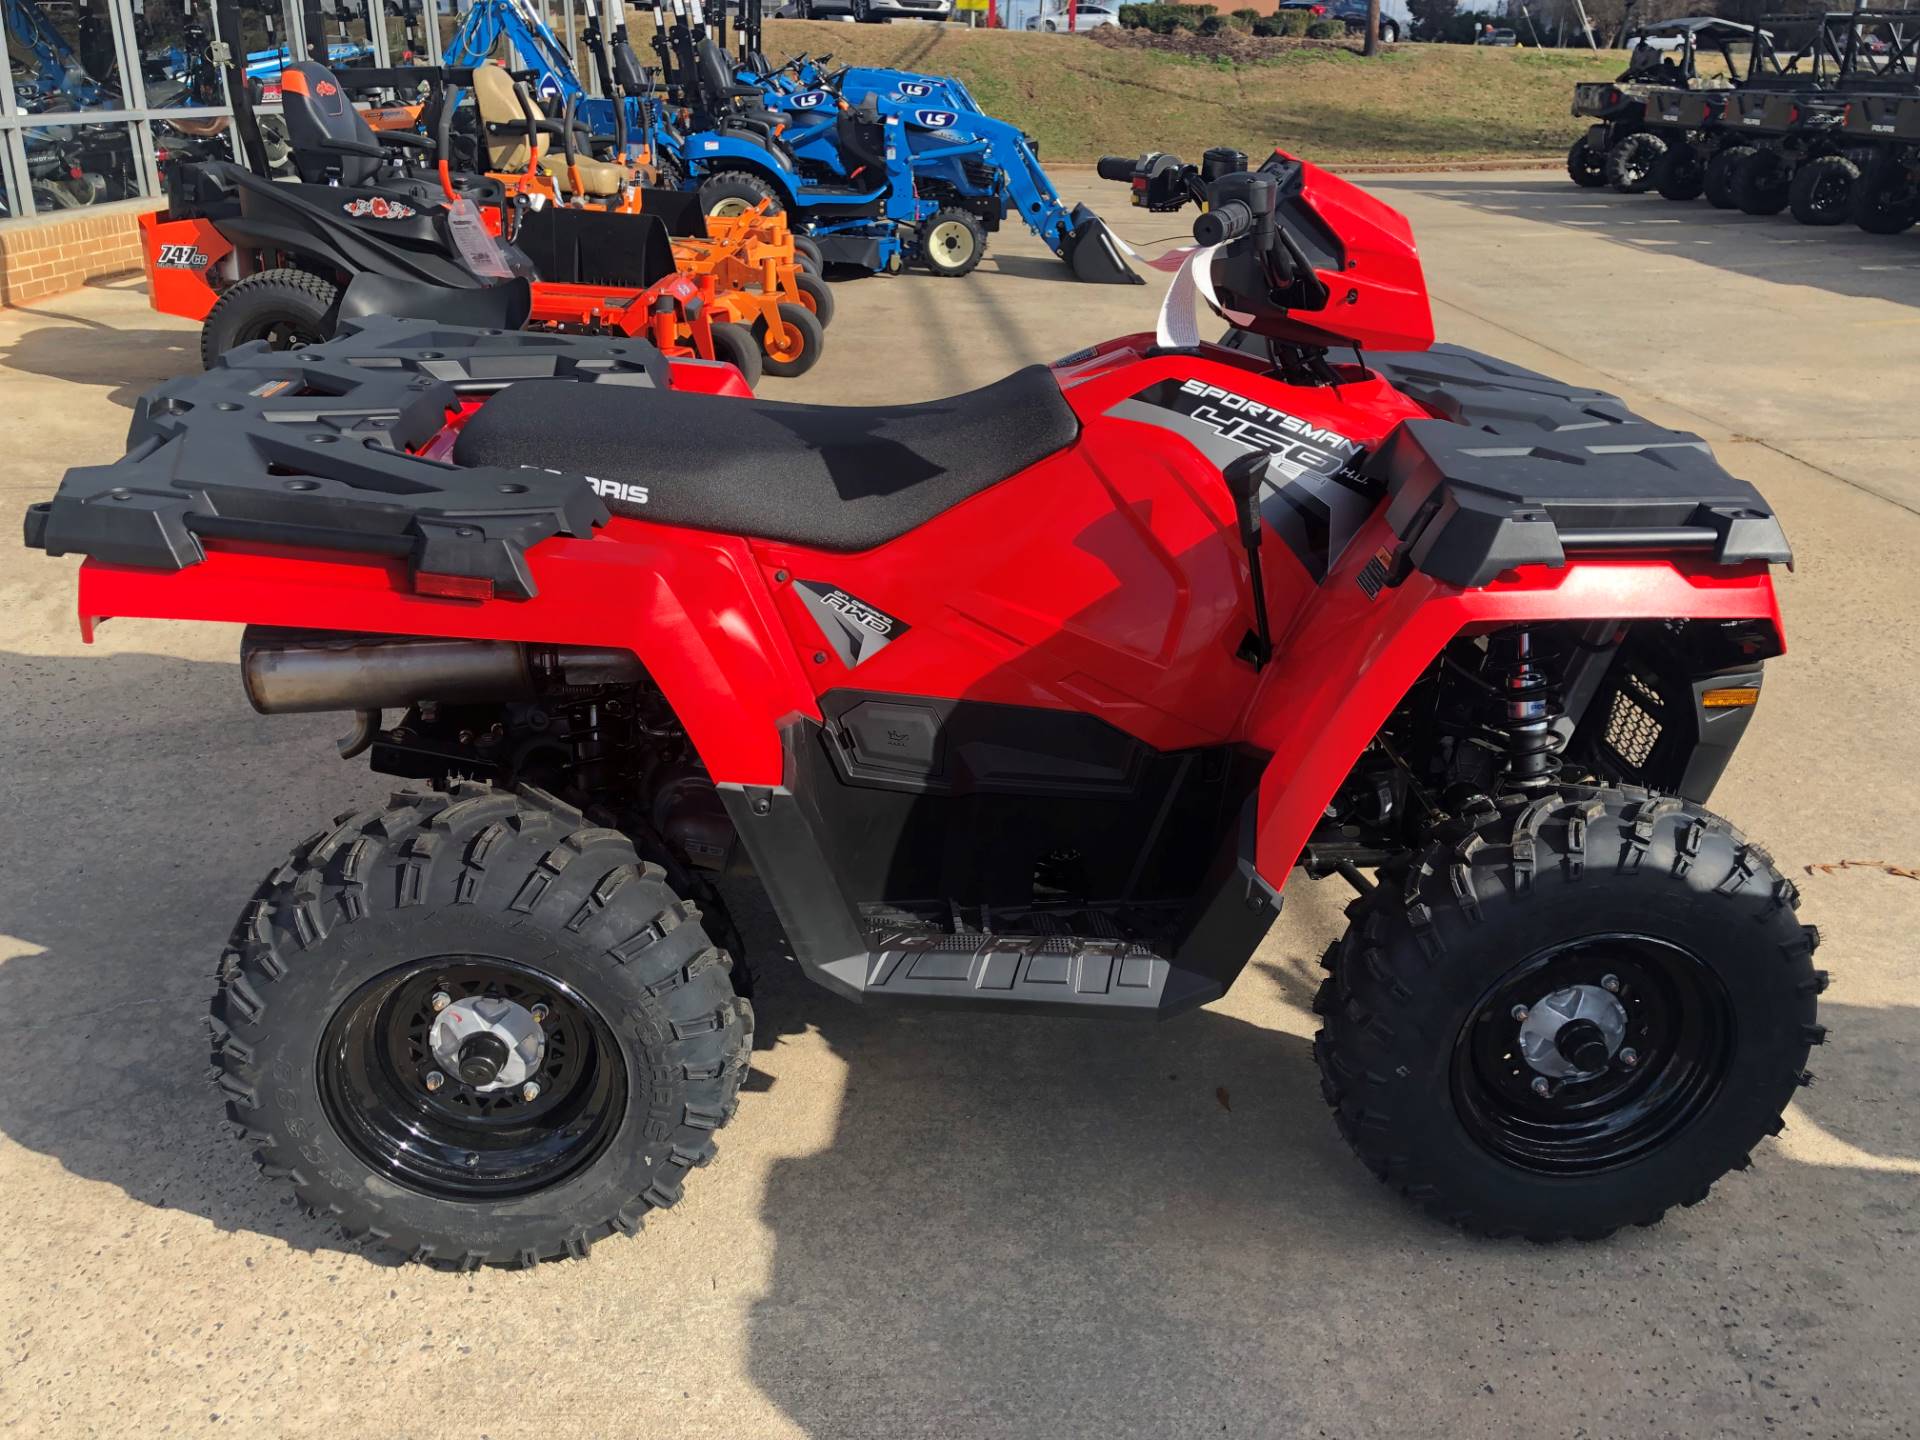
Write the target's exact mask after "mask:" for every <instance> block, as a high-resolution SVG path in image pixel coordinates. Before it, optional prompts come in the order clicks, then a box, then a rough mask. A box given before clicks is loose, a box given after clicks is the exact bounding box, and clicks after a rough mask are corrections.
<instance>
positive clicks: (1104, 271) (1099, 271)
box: [1060, 205, 1147, 285]
mask: <svg viewBox="0 0 1920 1440" xmlns="http://www.w3.org/2000/svg"><path fill="white" fill-rule="evenodd" d="M1072 223H1073V230H1072V232H1071V233H1070V234H1069V235H1068V236H1067V243H1066V246H1065V247H1064V249H1063V250H1062V252H1061V256H1060V258H1061V259H1063V260H1065V261H1066V262H1067V264H1069V265H1071V266H1072V267H1073V274H1074V278H1075V279H1077V280H1085V281H1087V282H1088V283H1089V284H1092V285H1144V284H1146V283H1147V282H1146V281H1145V280H1143V279H1141V278H1140V277H1139V276H1138V275H1136V274H1134V273H1133V267H1132V266H1131V265H1129V264H1127V257H1126V253H1125V252H1124V251H1123V250H1121V248H1120V244H1119V242H1118V241H1117V240H1115V239H1114V237H1113V232H1112V231H1111V230H1109V229H1107V222H1106V221H1104V220H1102V219H1101V218H1100V217H1099V216H1098V215H1096V214H1094V213H1093V211H1091V210H1089V209H1088V208H1087V207H1086V206H1084V205H1076V206H1074V207H1073V216H1072Z"/></svg>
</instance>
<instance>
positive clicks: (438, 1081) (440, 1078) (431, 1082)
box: [427, 1070, 447, 1090]
mask: <svg viewBox="0 0 1920 1440" xmlns="http://www.w3.org/2000/svg"><path fill="white" fill-rule="evenodd" d="M446 1083H447V1077H446V1076H444V1075H442V1074H441V1073H440V1072H439V1071H438V1070H429V1071H427V1089H429V1090H438V1089H439V1088H440V1087H441V1086H442V1085H444V1084H446Z"/></svg>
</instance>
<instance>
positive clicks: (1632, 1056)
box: [1620, 1045, 1640, 1070]
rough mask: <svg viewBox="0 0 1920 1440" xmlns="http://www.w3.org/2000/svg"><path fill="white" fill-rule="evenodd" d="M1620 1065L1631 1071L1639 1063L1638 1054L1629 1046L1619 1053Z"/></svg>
mask: <svg viewBox="0 0 1920 1440" xmlns="http://www.w3.org/2000/svg"><path fill="white" fill-rule="evenodd" d="M1620 1063H1621V1064H1622V1065H1624V1066H1626V1067H1627V1069H1629V1070H1631V1069H1632V1068H1633V1067H1634V1066H1636V1065H1638V1064H1639V1063H1640V1052H1639V1051H1638V1050H1636V1049H1634V1048H1633V1047H1632V1046H1631V1045H1629V1046H1627V1048H1626V1049H1624V1050H1622V1051H1621V1052H1620Z"/></svg>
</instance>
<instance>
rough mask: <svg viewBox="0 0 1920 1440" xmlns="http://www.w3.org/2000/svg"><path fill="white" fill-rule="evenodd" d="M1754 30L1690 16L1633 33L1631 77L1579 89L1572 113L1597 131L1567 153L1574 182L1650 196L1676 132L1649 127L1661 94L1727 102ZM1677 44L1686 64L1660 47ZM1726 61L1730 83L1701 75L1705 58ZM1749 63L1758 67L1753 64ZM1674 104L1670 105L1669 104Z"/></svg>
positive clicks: (1627, 73)
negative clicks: (1652, 103) (1652, 105)
mask: <svg viewBox="0 0 1920 1440" xmlns="http://www.w3.org/2000/svg"><path fill="white" fill-rule="evenodd" d="M1754 33H1755V32H1754V29H1753V27H1752V26H1751V25H1738V24H1735V23H1734V22H1732V21H1730V20H1718V19H1714V18H1713V17H1711V16H1690V17H1688V18H1686V19H1682V20H1662V21H1659V22H1657V23H1654V24H1648V25H1641V26H1638V27H1636V29H1635V30H1634V32H1633V41H1634V45H1633V52H1632V55H1633V58H1632V63H1631V64H1629V65H1628V67H1627V69H1626V71H1625V72H1624V73H1623V74H1621V75H1620V76H1619V78H1617V79H1615V80H1611V81H1583V82H1582V83H1580V84H1578V85H1575V86H1574V87H1573V113H1574V115H1575V116H1576V117H1581V116H1584V117H1587V118H1590V119H1592V121H1593V122H1594V123H1593V124H1591V125H1589V126H1588V127H1587V131H1586V133H1585V134H1584V135H1582V136H1581V137H1580V138H1579V139H1578V140H1576V141H1574V142H1573V146H1572V148H1571V149H1569V150H1568V151H1567V176H1568V178H1569V179H1571V180H1572V181H1573V183H1574V184H1576V185H1579V186H1583V187H1585V188H1589V189H1598V188H1599V187H1600V186H1602V185H1611V186H1613V188H1614V189H1616V190H1618V191H1620V192H1621V193H1622V194H1624V195H1635V194H1638V193H1640V192H1641V191H1643V190H1646V189H1649V188H1651V186H1652V185H1653V183H1654V167H1655V165H1656V164H1657V163H1658V161H1659V160H1660V157H1661V156H1662V155H1664V154H1665V153H1666V151H1667V146H1668V145H1669V144H1670V143H1671V141H1672V138H1673V137H1672V127H1671V126H1670V125H1669V124H1668V123H1666V122H1664V121H1654V122H1652V123H1650V122H1649V119H1648V109H1647V104H1648V100H1649V98H1650V97H1651V96H1652V95H1654V94H1655V93H1656V92H1658V93H1662V94H1672V93H1675V92H1678V93H1681V94H1688V95H1691V94H1715V95H1717V94H1721V93H1724V92H1725V91H1726V90H1727V89H1728V87H1729V86H1730V85H1731V84H1733V83H1735V82H1734V77H1736V76H1738V75H1740V74H1741V73H1742V66H1741V64H1740V62H1738V61H1736V59H1735V57H1734V50H1735V48H1736V47H1740V46H1745V47H1746V48H1747V49H1748V50H1749V51H1750V52H1751V51H1752V50H1753V49H1755V48H1756V47H1755V46H1754V44H1753V37H1754ZM1654 40H1667V41H1671V42H1674V43H1675V45H1676V46H1677V48H1678V50H1679V59H1677V60H1676V59H1675V58H1674V57H1673V56H1672V55H1670V54H1666V53H1664V51H1663V49H1662V48H1661V47H1658V46H1655V45H1653V44H1652V43H1650V42H1652V41H1654ZM1702 50H1706V51H1709V52H1712V53H1714V54H1717V55H1718V56H1719V57H1720V60H1721V63H1722V66H1723V68H1724V70H1725V74H1723V75H1702V74H1701V73H1700V64H1699V61H1700V52H1701V51H1702ZM1748 63H1751V62H1750V61H1749V62H1748ZM1669 103H1671V102H1669Z"/></svg>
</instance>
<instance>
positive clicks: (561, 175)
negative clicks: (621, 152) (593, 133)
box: [521, 146, 627, 195]
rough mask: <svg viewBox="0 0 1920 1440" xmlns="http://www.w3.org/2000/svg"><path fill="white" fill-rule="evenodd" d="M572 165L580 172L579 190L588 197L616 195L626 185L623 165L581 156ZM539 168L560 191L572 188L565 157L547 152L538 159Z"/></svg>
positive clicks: (625, 171) (625, 172)
mask: <svg viewBox="0 0 1920 1440" xmlns="http://www.w3.org/2000/svg"><path fill="white" fill-rule="evenodd" d="M521 148H522V149H525V148H526V147H525V146H522V147H521ZM574 164H575V166H576V167H577V168H578V169H579V171H580V188H581V189H582V190H583V191H585V192H586V193H587V194H589V195H618V194H619V193H620V187H621V186H622V185H624V184H625V183H626V180H627V170H626V167H625V166H624V165H612V164H609V163H608V162H607V161H605V160H595V159H593V158H592V157H590V156H587V155H582V156H581V157H580V158H579V159H578V160H576V161H575V162H574ZM540 168H541V170H542V171H544V172H545V173H546V174H548V175H550V176H552V177H553V183H554V184H555V185H557V186H558V187H559V188H560V189H562V190H570V189H571V188H572V181H571V179H570V178H569V177H568V175H567V157H566V156H564V155H557V154H554V153H553V152H551V151H549V152H548V153H547V154H545V155H542V156H541V157H540Z"/></svg>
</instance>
